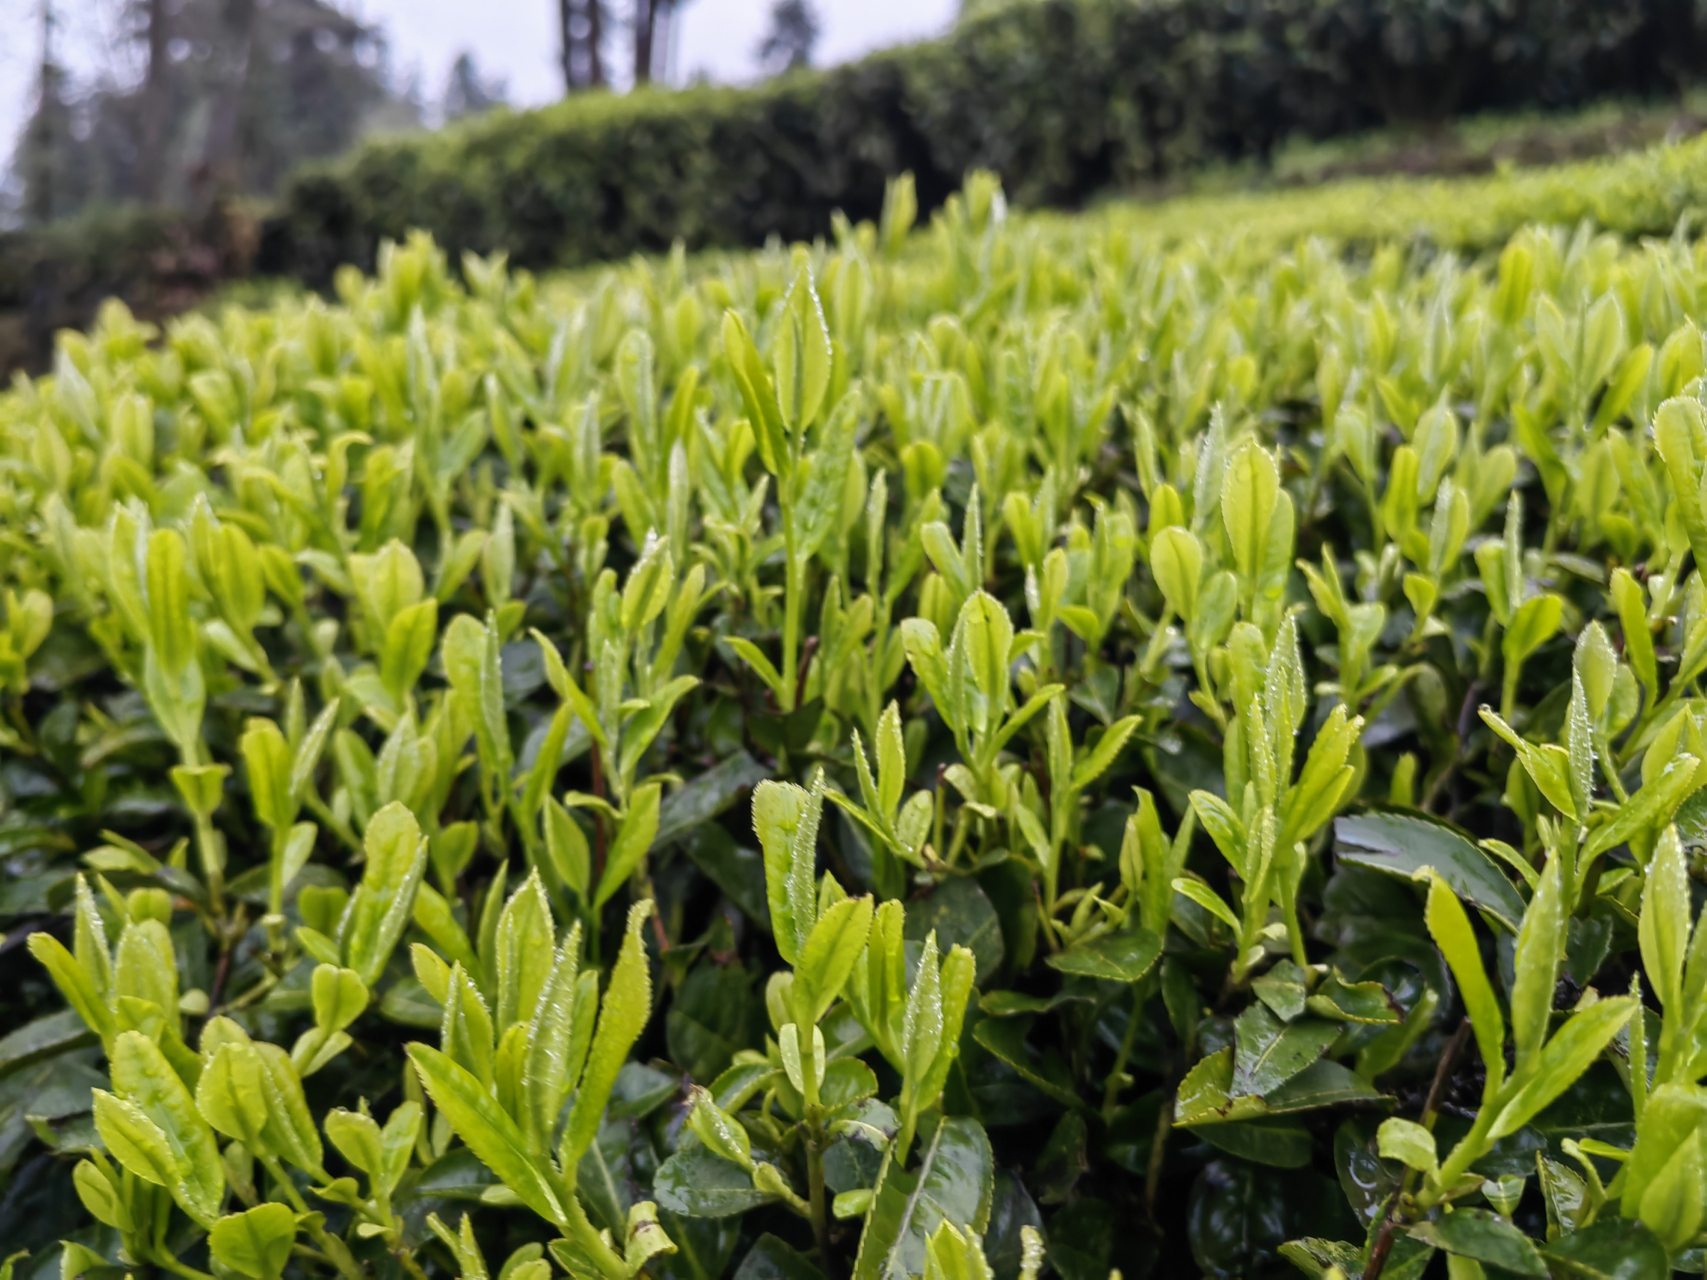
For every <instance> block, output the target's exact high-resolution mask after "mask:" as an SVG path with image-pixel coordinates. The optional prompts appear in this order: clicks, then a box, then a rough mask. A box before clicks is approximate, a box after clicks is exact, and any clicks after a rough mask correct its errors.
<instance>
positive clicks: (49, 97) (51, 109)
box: [25, 0, 60, 225]
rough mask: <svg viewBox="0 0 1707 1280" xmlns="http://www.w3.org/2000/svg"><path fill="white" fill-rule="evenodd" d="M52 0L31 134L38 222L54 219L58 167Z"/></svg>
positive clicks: (47, 3) (44, 12)
mask: <svg viewBox="0 0 1707 1280" xmlns="http://www.w3.org/2000/svg"><path fill="white" fill-rule="evenodd" d="M53 26H54V20H53V0H41V85H40V90H41V99H40V101H39V102H37V104H36V118H35V119H34V120H33V121H32V122H31V124H30V135H33V136H29V135H27V136H28V142H29V150H28V152H27V156H28V159H29V165H28V166H27V172H26V175H25V182H26V183H27V184H28V185H27V187H26V191H27V192H28V203H29V212H30V218H31V220H32V221H34V222H36V223H37V224H38V225H39V224H41V223H44V222H51V221H52V220H53V179H54V170H55V169H56V168H57V165H56V163H55V157H54V148H55V147H56V146H57V145H58V141H59V140H58V138H57V137H56V136H55V135H56V131H57V128H58V124H59V114H60V112H59V68H58V66H56V65H55V64H54V61H53Z"/></svg>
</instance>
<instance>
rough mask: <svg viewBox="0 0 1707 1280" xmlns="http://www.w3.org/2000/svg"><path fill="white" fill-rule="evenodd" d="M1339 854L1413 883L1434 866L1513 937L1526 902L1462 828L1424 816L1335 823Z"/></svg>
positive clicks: (1381, 815)
mask: <svg viewBox="0 0 1707 1280" xmlns="http://www.w3.org/2000/svg"><path fill="white" fill-rule="evenodd" d="M1334 853H1335V855H1336V856H1337V857H1338V858H1340V859H1341V860H1342V861H1345V862H1349V863H1353V864H1355V865H1357V866H1364V867H1372V868H1374V869H1375V870H1377V871H1385V872H1387V873H1388V874H1389V875H1395V876H1399V877H1401V878H1403V879H1406V880H1409V879H1411V878H1412V877H1413V876H1414V874H1415V873H1416V872H1417V871H1418V870H1420V869H1421V868H1423V867H1433V868H1434V869H1435V870H1436V871H1437V872H1439V873H1440V877H1441V879H1443V880H1445V881H1446V883H1447V885H1448V886H1449V887H1450V888H1451V889H1452V891H1453V892H1454V893H1456V894H1457V895H1458V896H1459V897H1461V898H1463V899H1464V900H1465V901H1466V902H1469V903H1471V904H1473V905H1474V906H1477V907H1480V908H1481V909H1482V910H1483V911H1486V912H1488V913H1489V914H1490V915H1492V916H1494V917H1496V918H1497V919H1498V920H1499V921H1500V922H1501V923H1502V924H1504V925H1505V926H1506V928H1508V929H1510V930H1511V931H1512V932H1513V933H1516V932H1517V927H1518V924H1519V923H1520V922H1521V921H1522V920H1523V899H1522V897H1520V896H1519V895H1518V892H1517V890H1516V889H1515V888H1513V887H1512V883H1511V881H1510V880H1507V879H1506V877H1505V873H1504V872H1502V871H1501V870H1500V869H1499V867H1498V866H1497V865H1495V863H1494V860H1493V859H1492V858H1490V857H1489V856H1488V855H1487V854H1485V853H1483V852H1482V851H1481V850H1480V849H1478V848H1477V847H1476V846H1475V845H1474V844H1473V843H1471V841H1470V840H1469V839H1468V838H1467V837H1466V836H1465V835H1464V834H1463V833H1462V832H1460V831H1459V830H1458V828H1456V827H1453V826H1450V825H1448V824H1447V823H1444V822H1441V821H1439V820H1438V819H1435V818H1429V817H1425V816H1423V815H1422V814H1418V813H1412V812H1405V813H1394V812H1388V811H1385V810H1372V811H1370V812H1367V813H1357V814H1347V815H1345V816H1344V817H1340V818H1336V819H1334Z"/></svg>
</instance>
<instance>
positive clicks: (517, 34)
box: [0, 0, 958, 153]
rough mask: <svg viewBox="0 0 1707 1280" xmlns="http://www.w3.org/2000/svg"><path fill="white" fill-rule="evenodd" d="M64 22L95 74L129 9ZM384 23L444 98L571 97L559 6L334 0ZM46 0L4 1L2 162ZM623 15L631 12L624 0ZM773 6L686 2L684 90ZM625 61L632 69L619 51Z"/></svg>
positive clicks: (879, 4) (920, 18) (825, 49)
mask: <svg viewBox="0 0 1707 1280" xmlns="http://www.w3.org/2000/svg"><path fill="white" fill-rule="evenodd" d="M53 2H54V4H55V8H56V9H57V10H58V11H59V13H60V14H61V18H60V21H61V23H62V31H63V36H62V40H63V45H64V48H65V50H66V53H65V54H64V55H62V56H65V57H67V58H68V59H69V60H70V61H71V62H72V64H73V66H74V68H76V69H77V70H78V71H80V72H82V73H83V74H87V72H88V68H89V67H90V65H92V64H94V63H95V62H97V61H98V60H99V59H101V58H103V57H104V58H108V59H111V57H112V55H111V54H110V53H109V52H107V51H108V50H109V49H110V48H111V46H112V44H113V32H114V31H115V29H116V18H117V15H118V14H119V12H120V11H121V9H122V4H123V0H53ZM334 2H335V3H340V4H341V5H342V6H343V7H346V8H347V9H350V10H353V11H354V12H356V13H357V14H358V15H359V16H362V17H365V18H366V19H368V20H369V21H373V22H378V23H381V24H383V25H384V27H385V29H386V31H387V33H388V35H389V37H390V42H391V48H392V57H393V61H394V63H395V65H396V66H397V67H398V68H399V69H400V70H403V71H411V70H413V71H418V72H419V74H420V77H421V82H422V85H423V88H424V89H425V90H426V92H427V94H428V95H429V96H431V97H436V96H437V95H438V93H439V92H440V90H441V89H442V88H443V85H444V80H445V74H446V72H447V71H448V70H449V68H450V64H451V62H452V61H453V60H454V59H455V57H456V55H457V54H458V53H459V52H460V51H461V50H464V49H467V50H469V51H471V52H472V53H473V54H474V57H475V60H476V62H477V63H478V64H479V66H480V68H481V70H482V71H483V72H484V73H485V74H487V75H488V76H491V75H498V76H502V77H504V78H506V79H507V80H508V81H509V86H510V96H511V100H512V101H515V102H517V103H521V104H534V103H541V102H549V101H551V100H552V99H554V98H556V97H557V96H558V95H559V94H560V92H561V89H562V84H561V81H560V79H559V77H558V73H557V71H556V70H555V59H556V53H557V33H556V29H555V25H554V21H553V14H554V13H555V11H556V7H557V0H334ZM813 3H814V5H815V7H816V9H817V11H818V14H819V17H820V19H821V21H822V28H823V34H822V37H821V38H820V40H819V45H818V53H817V57H816V61H818V62H820V63H828V62H840V61H845V60H846V59H849V58H855V57H858V56H859V55H860V54H862V53H865V52H867V51H869V50H871V49H876V48H881V47H882V46H884V45H890V44H897V43H900V42H902V41H906V40H915V39H919V38H921V37H925V36H930V35H935V34H937V33H938V32H940V31H942V30H943V29H944V28H946V27H947V26H948V24H949V22H950V21H951V20H952V18H953V16H954V13H955V11H956V10H957V8H958V0H813ZM40 6H41V0H0V153H4V152H9V151H10V149H11V142H12V140H13V138H14V137H15V136H16V132H17V130H18V128H19V126H20V125H21V124H22V122H23V120H24V118H25V113H26V112H27V110H28V107H29V103H30V101H31V100H32V98H33V95H34V94H35V92H36V86H35V67H36V65H37V62H38V59H39V57H40V48H41V45H40V16H39V15H40ZM613 7H614V8H615V9H616V10H617V11H618V12H619V13H620V12H624V11H626V9H627V7H628V6H627V4H626V3H625V2H624V0H616V2H615V4H614V5H613ZM769 12H770V0H685V2H684V3H683V5H682V8H681V10H680V20H679V23H678V40H677V44H676V48H675V49H674V50H673V53H672V57H671V63H672V71H673V78H674V79H675V80H676V81H677V82H682V81H685V80H688V79H690V78H692V77H693V76H695V75H697V74H700V73H704V74H705V75H708V76H709V77H710V78H712V79H714V80H719V81H741V80H746V79H750V78H752V76H753V74H754V53H753V50H754V47H755V46H756V45H757V44H758V42H759V39H760V37H761V35H762V34H763V31H764V28H765V19H766V17H767V16H768V14H769ZM615 60H616V61H618V62H622V61H624V58H623V55H622V53H621V52H620V51H618V52H617V53H616V59H615Z"/></svg>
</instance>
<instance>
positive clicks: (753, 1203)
mask: <svg viewBox="0 0 1707 1280" xmlns="http://www.w3.org/2000/svg"><path fill="white" fill-rule="evenodd" d="M652 1195H653V1198H654V1199H656V1200H657V1202H658V1207H659V1208H660V1209H668V1210H670V1211H671V1212H673V1213H683V1214H687V1215H688V1216H689V1217H694V1218H727V1217H729V1216H730V1215H732V1214H737V1213H745V1212H746V1211H747V1210H748V1209H756V1208H758V1207H759V1206H760V1205H762V1204H767V1203H769V1202H770V1200H771V1199H772V1198H773V1197H772V1196H771V1195H769V1194H768V1193H767V1192H764V1191H759V1190H757V1189H756V1188H755V1187H754V1186H753V1179H752V1176H751V1175H750V1174H749V1173H748V1172H747V1171H746V1170H745V1169H743V1168H742V1167H741V1166H740V1165H738V1164H736V1163H735V1162H734V1161H732V1160H725V1159H724V1158H723V1157H722V1156H720V1155H716V1154H714V1153H713V1152H712V1151H711V1150H710V1149H709V1148H708V1147H704V1146H701V1145H700V1144H698V1143H697V1142H696V1143H695V1144H694V1145H692V1146H686V1147H683V1148H682V1149H681V1150H680V1151H677V1152H676V1154H675V1155H673V1156H671V1157H670V1158H669V1159H668V1160H666V1161H664V1163H663V1164H661V1165H659V1166H658V1172H657V1174H656V1175H655V1176H654V1178H653V1180H652Z"/></svg>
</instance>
